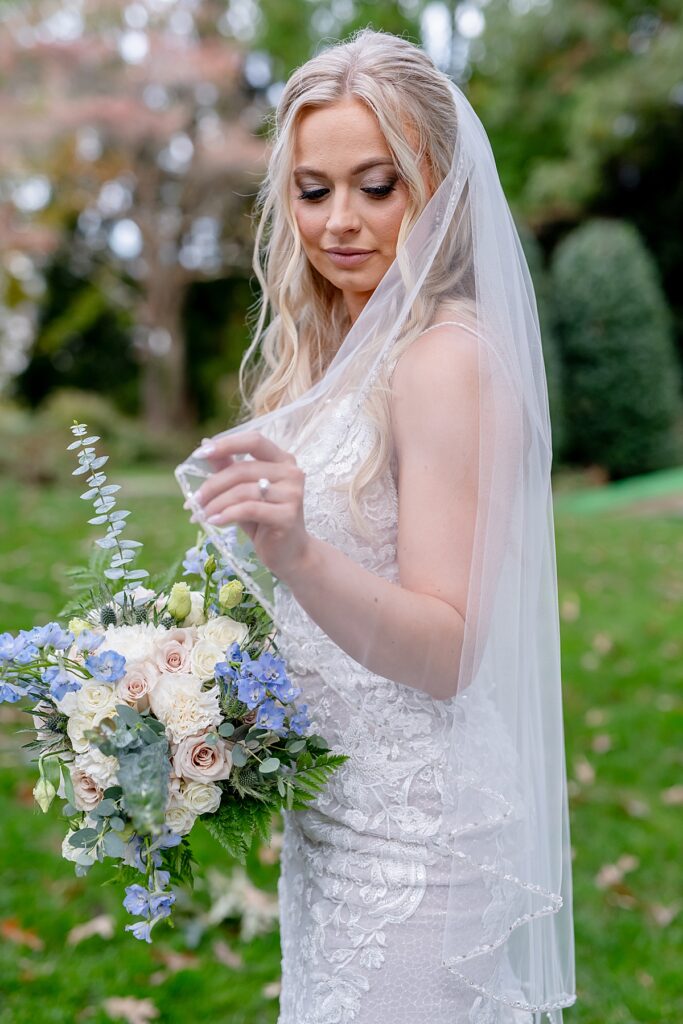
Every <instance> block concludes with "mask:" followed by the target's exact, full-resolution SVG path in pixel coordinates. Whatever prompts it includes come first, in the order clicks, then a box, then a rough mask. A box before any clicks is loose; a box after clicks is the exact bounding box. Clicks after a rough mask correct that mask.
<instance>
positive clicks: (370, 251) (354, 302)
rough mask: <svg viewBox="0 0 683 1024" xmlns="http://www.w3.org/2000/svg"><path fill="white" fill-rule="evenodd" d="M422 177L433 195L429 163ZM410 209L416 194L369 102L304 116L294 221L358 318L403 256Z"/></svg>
mask: <svg viewBox="0 0 683 1024" xmlns="http://www.w3.org/2000/svg"><path fill="white" fill-rule="evenodd" d="M422 173H423V177H424V179H425V184H426V186H427V190H428V193H430V192H431V188H430V185H429V178H428V173H427V170H426V165H423V168H422ZM407 203H408V188H407V186H406V184H405V183H404V182H403V181H402V180H401V179H400V178H399V176H398V171H397V169H396V165H395V163H394V160H393V159H392V156H391V151H390V149H389V147H388V146H387V143H386V141H385V139H384V136H383V135H382V132H381V131H380V127H379V124H378V122H377V119H376V117H375V116H374V114H373V113H372V112H371V111H370V110H369V108H368V107H367V106H366V105H365V104H364V103H363V102H362V101H361V100H358V99H356V98H355V97H353V98H352V97H347V98H345V99H343V100H339V101H337V102H336V103H333V104H331V105H329V106H325V107H318V108H308V109H306V110H304V111H303V112H302V114H301V116H300V118H299V121H298V124H297V129H296V134H295V145H294V173H293V175H292V206H293V210H294V216H295V218H296V222H297V225H298V228H299V232H300V234H301V241H302V245H303V249H304V251H305V253H306V256H307V257H308V259H309V260H310V262H311V263H312V264H313V266H314V267H315V268H316V270H317V271H318V272H319V273H320V274H322V276H323V277H325V278H327V280H328V281H331V282H332V284H333V285H335V286H336V287H337V288H339V289H340V290H341V291H342V292H343V295H344V300H345V302H346V305H347V308H348V310H349V313H350V315H351V319H352V320H355V319H356V317H357V316H358V315H359V313H360V311H361V310H362V308H363V306H364V305H365V303H366V302H367V301H368V299H369V298H370V296H371V295H372V293H373V291H374V290H375V288H376V287H377V285H378V284H379V282H380V281H381V279H382V277H383V276H384V274H385V273H386V271H387V269H388V268H389V266H390V265H391V263H392V262H393V260H394V258H395V256H396V242H397V239H398V233H399V229H400V226H401V221H402V219H403V214H404V212H405V209H406V206H407ZM344 250H347V253H346V255H344ZM354 250H355V254H353V251H354Z"/></svg>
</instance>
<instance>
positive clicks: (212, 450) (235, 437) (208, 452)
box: [194, 430, 294, 462]
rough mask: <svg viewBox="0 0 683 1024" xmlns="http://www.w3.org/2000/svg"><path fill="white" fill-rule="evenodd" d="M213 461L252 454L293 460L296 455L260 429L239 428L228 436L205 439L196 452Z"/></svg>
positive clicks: (275, 460)
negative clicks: (266, 435)
mask: <svg viewBox="0 0 683 1024" xmlns="http://www.w3.org/2000/svg"><path fill="white" fill-rule="evenodd" d="M194 454H195V455H198V456H199V457H200V458H208V459H211V461H212V462H214V461H220V460H222V459H232V457H233V456H235V455H251V457H252V458H254V459H260V460H261V461H262V462H292V461H293V460H294V456H293V455H290V453H289V452H288V451H285V449H284V448H280V446H279V445H277V444H275V442H274V441H271V440H270V439H269V438H267V437H265V436H264V435H263V434H261V433H260V432H259V431H258V430H239V431H235V432H234V433H232V434H228V435H227V436H226V437H212V438H210V439H208V441H207V440H206V439H205V440H204V441H203V442H202V444H201V445H200V447H199V448H198V449H197V450H196V452H195V453H194Z"/></svg>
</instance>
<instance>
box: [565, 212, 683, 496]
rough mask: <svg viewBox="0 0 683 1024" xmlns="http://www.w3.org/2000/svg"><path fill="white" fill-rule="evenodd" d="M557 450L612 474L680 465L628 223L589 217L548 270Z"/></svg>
mask: <svg viewBox="0 0 683 1024" xmlns="http://www.w3.org/2000/svg"><path fill="white" fill-rule="evenodd" d="M551 273H552V283H553V295H554V301H555V305H556V310H557V325H558V335H559V339H560V346H561V353H562V357H563V369H564V382H565V383H564V403H565V404H564V407H565V425H566V430H567V456H568V458H569V459H570V460H572V461H575V462H578V463H581V464H584V465H586V464H596V463H597V464H598V465H600V466H602V467H604V469H606V470H607V472H608V473H609V475H610V476H611V477H612V478H613V479H618V478H621V477H626V476H631V475H634V474H637V473H646V472H649V471H651V470H655V469H661V468H663V467H666V466H670V465H672V464H674V463H676V462H678V461H680V459H681V456H682V453H681V451H680V449H679V444H678V441H677V438H676V426H677V421H678V418H679V416H680V368H679V366H678V360H677V357H676V353H675V349H674V344H673V338H672V325H671V318H670V314H669V310H668V307H667V305H666V300H665V298H664V295H663V292H662V289H661V285H660V283H659V279H658V276H657V270H656V267H655V263H654V261H653V259H652V257H651V256H650V254H649V252H648V251H647V249H646V248H645V246H644V244H643V242H642V240H641V238H640V236H639V234H638V232H637V231H636V229H635V228H634V227H633V226H632V225H630V224H627V223H625V222H621V221H613V220H602V219H600V220H594V221H590V222H588V223H586V224H584V225H582V226H581V227H578V228H575V229H574V230H573V231H572V232H571V233H570V234H569V235H568V236H567V237H566V238H565V239H564V240H563V241H562V242H561V243H560V244H559V245H558V246H557V248H556V249H555V252H554V254H553V259H552V266H551Z"/></svg>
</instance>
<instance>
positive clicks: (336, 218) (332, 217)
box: [325, 189, 360, 235]
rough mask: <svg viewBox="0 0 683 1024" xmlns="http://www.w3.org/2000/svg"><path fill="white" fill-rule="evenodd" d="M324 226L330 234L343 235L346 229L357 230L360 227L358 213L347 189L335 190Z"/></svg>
mask: <svg viewBox="0 0 683 1024" xmlns="http://www.w3.org/2000/svg"><path fill="white" fill-rule="evenodd" d="M325 227H326V228H327V230H328V231H329V232H330V234H331V235H343V234H346V232H348V231H357V230H358V228H359V227H360V221H359V219H358V215H357V214H356V212H355V210H354V208H353V203H352V202H351V200H350V197H349V194H348V192H347V191H345V190H343V189H336V190H335V192H334V195H333V198H332V205H331V207H330V213H329V216H328V218H327V223H326V225H325Z"/></svg>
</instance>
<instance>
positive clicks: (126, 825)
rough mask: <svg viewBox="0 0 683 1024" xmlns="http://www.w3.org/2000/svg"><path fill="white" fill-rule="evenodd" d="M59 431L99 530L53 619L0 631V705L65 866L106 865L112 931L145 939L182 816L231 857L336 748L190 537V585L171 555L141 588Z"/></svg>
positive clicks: (82, 454) (336, 757) (176, 870)
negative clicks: (32, 757)
mask: <svg viewBox="0 0 683 1024" xmlns="http://www.w3.org/2000/svg"><path fill="white" fill-rule="evenodd" d="M71 431H72V433H73V434H74V436H75V438H76V440H74V442H73V443H72V444H70V445H69V449H73V450H77V451H78V461H79V466H78V468H77V469H76V470H75V471H74V475H77V476H80V475H83V476H85V475H86V474H88V475H87V477H86V480H87V485H88V489H87V490H86V491H85V492H84V493H83V494H82V495H81V497H82V498H83V499H84V500H86V501H90V500H92V501H93V503H94V509H95V513H96V514H95V516H94V517H92V518H91V519H89V520H88V522H89V523H91V524H93V525H95V526H102V527H104V526H105V524H106V532H105V535H104V536H103V537H100V538H99V539H98V540H96V541H95V544H96V546H97V548H96V549H95V551H94V553H93V557H92V558H91V564H90V567H89V569H80V570H75V571H72V573H71V575H73V576H75V577H76V579H77V582H78V583H80V585H81V591H82V593H81V596H80V599H79V600H78V601H76V602H72V603H71V605H70V606H68V607H67V608H66V609H65V610H64V616H65V617H67V616H71V617H70V618H69V619H68V621H67V624H66V625H62V624H60V623H59V622H49V623H48V624H47V625H45V626H36V627H34V628H33V629H29V630H20V631H19V633H18V634H17V635H16V636H15V635H13V634H11V633H3V634H0V702H3V701H4V702H10V703H17V702H23V703H24V705H25V707H26V710H27V711H28V712H29V713H30V714H31V715H32V718H33V725H34V729H33V730H32V732H35V737H34V738H33V739H32V740H31V741H30V742H29V743H28V744H27V746H28V747H30V748H32V749H33V750H34V751H35V753H36V759H37V763H38V776H39V777H38V780H37V783H36V786H35V788H34V790H33V793H34V797H35V799H36V801H37V803H38V804H39V806H40V808H41V809H42V810H43V811H44V812H47V810H48V808H49V807H50V805H51V803H52V802H53V800H54V799H55V797H59V798H60V799H62V800H64V801H65V803H64V807H63V808H62V813H63V815H64V817H65V819H66V822H67V826H68V828H67V832H66V836H65V838H64V842H63V844H62V855H63V856H64V857H65V858H66V859H67V860H70V861H73V862H74V864H75V871H76V873H77V874H78V875H83V874H85V873H87V872H88V871H89V869H90V868H91V867H92V865H93V864H94V863H95V862H96V861H103V860H104V858H110V859H111V860H113V861H114V862H116V864H117V866H118V868H119V872H120V875H121V877H122V879H123V881H125V882H128V883H129V884H128V885H127V887H126V890H125V893H126V895H125V899H124V901H123V904H124V907H125V908H126V910H128V911H129V913H130V914H131V915H133V916H135V917H136V918H138V920H136V921H135V922H133V923H131V924H128V925H127V926H126V930H128V931H131V932H132V934H133V935H134V936H135V938H137V939H144V940H146V941H147V942H150V941H151V938H150V933H151V931H152V929H153V928H154V926H155V925H156V924H157V923H158V922H159V921H161V920H164V919H166V920H170V916H171V908H172V905H173V903H174V900H175V895H174V892H173V888H172V886H173V885H174V884H177V883H180V882H183V881H190V882H191V880H192V863H193V857H192V851H191V846H190V840H189V835H190V833H191V831H192V829H193V827H194V825H195V822H196V821H198V820H199V821H201V822H202V824H203V825H205V826H206V827H207V829H208V830H209V832H211V833H212V834H213V835H214V836H215V837H216V838H217V839H218V840H219V841H220V842H221V843H222V844H223V845H224V846H225V847H226V848H227V849H228V850H229V851H230V852H231V853H232V854H233V855H235V856H237V857H239V858H243V857H244V856H245V855H246V852H247V850H248V849H249V846H250V843H251V840H252V838H253V836H254V835H258V836H259V837H261V838H262V839H263V840H264V841H267V839H268V837H269V834H270V822H271V818H272V815H273V812H275V811H277V810H279V809H281V808H288V809H299V808H302V807H305V806H306V804H307V802H308V801H310V800H311V799H313V798H314V797H315V796H316V795H317V794H318V793H319V792H320V790H321V789H322V788H323V786H324V785H325V782H326V781H327V779H328V777H329V775H330V774H331V773H332V772H333V771H335V769H336V768H338V767H339V766H340V765H341V764H342V763H343V762H344V761H345V760H346V757H345V756H344V755H341V754H333V753H331V752H330V749H329V747H328V745H327V744H326V743H325V741H324V739H323V738H322V737H321V736H318V735H315V734H311V732H310V720H309V717H308V709H307V707H306V705H305V704H297V703H296V701H297V698H298V697H299V696H300V690H299V689H298V688H297V687H295V686H294V685H293V684H292V681H291V680H290V679H289V677H288V675H287V670H286V665H285V663H284V661H283V659H282V658H280V657H278V655H277V650H276V646H275V642H274V631H273V624H272V621H271V620H270V618H269V616H268V614H267V613H266V611H265V609H264V608H263V607H262V606H261V605H260V604H258V602H255V601H254V600H252V599H250V597H249V595H248V594H246V593H245V591H244V589H243V587H242V584H241V582H240V580H239V579H237V578H236V577H235V576H234V574H231V572H230V570H229V568H228V567H227V566H226V565H225V564H224V563H222V562H221V560H220V559H219V558H218V557H217V554H216V552H215V550H214V549H213V547H212V545H211V544H210V543H207V541H206V539H203V538H202V536H201V534H200V537H199V538H198V541H197V545H196V546H195V547H193V548H190V550H189V551H187V552H186V553H185V557H184V559H183V560H182V567H183V568H184V572H183V573H182V575H183V576H189V577H190V578H192V577H194V578H195V579H196V581H197V582H196V587H195V589H192V588H191V587H190V585H189V583H188V582H187V581H186V580H177V579H176V580H175V582H174V578H175V576H176V575H177V574H179V573H180V568H181V560H179V562H178V563H177V565H176V566H174V567H173V568H172V569H171V570H170V572H169V573H167V574H166V579H165V580H164V581H162V582H161V583H160V585H159V586H157V587H155V588H150V587H147V586H143V585H142V584H141V582H140V581H141V580H143V579H145V578H147V577H148V573H147V572H146V571H145V570H143V569H134V568H133V567H132V564H131V563H132V562H133V560H134V559H135V557H136V555H137V553H138V552H137V549H139V548H140V547H141V544H140V543H139V542H138V541H133V540H127V539H123V538H122V536H121V534H122V533H123V531H124V529H125V526H126V518H127V517H128V515H129V514H130V513H129V512H127V511H124V510H118V509H116V507H115V506H116V499H115V497H114V495H115V493H116V492H117V491H118V490H120V487H119V486H118V485H114V484H107V482H106V476H105V474H104V473H103V472H102V471H101V467H102V466H103V465H104V463H105V462H106V461H107V458H108V457H107V456H97V454H96V451H95V448H94V447H93V445H94V444H95V442H96V441H99V440H100V439H99V437H88V436H86V434H87V428H86V426H85V425H84V424H74V426H72V427H71ZM233 529H234V533H233V542H234V544H235V545H237V543H238V540H237V530H236V528H233ZM246 550H247V548H244V549H243V554H244V553H245V551H246ZM107 562H108V566H107V567H106V568H105V567H104V565H105V564H106V563H107ZM115 587H120V588H121V589H117V590H115V589H114V588H115ZM84 595H85V596H84ZM76 613H78V614H76Z"/></svg>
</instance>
